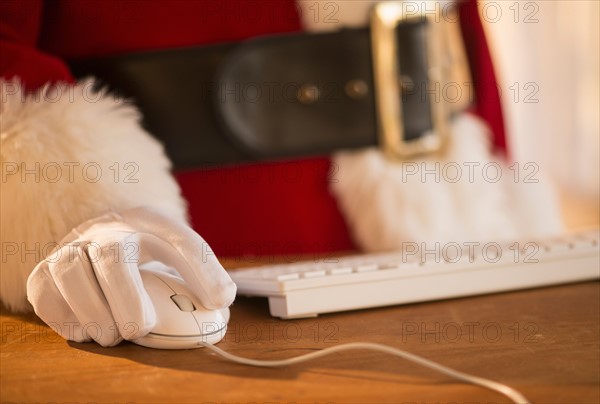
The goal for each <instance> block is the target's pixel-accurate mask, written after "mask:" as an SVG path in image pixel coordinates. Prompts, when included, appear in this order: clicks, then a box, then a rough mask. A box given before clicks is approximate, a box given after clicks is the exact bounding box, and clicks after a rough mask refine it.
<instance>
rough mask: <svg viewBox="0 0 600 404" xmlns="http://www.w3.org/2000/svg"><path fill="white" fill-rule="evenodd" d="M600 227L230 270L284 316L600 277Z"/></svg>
mask: <svg viewBox="0 0 600 404" xmlns="http://www.w3.org/2000/svg"><path fill="white" fill-rule="evenodd" d="M599 243H600V241H599V230H598V229H594V230H588V231H581V232H578V233H573V234H569V235H566V236H564V237H561V238H556V239H548V240H535V241H529V242H512V243H502V244H499V243H481V244H478V245H476V243H473V244H466V243H465V244H458V243H448V244H443V245H441V244H435V245H425V244H422V245H420V244H415V243H406V244H405V245H404V248H403V252H394V253H385V254H368V255H356V256H349V257H339V258H329V259H327V260H321V261H318V262H315V261H308V262H300V263H292V264H284V265H267V266H260V267H255V268H247V269H240V270H235V271H230V275H231V277H232V278H233V280H234V281H235V283H236V284H237V286H238V294H241V295H246V296H264V297H268V298H269V308H270V311H271V315H272V316H275V317H280V318H284V319H291V318H302V317H314V316H316V315H318V314H320V313H331V312H338V311H345V310H354V309H364V308H369V307H379V306H389V305H396V304H403V303H415V302H422V301H429V300H438V299H447V298H454V297H460V296H471V295H479V294H485V293H494V292H502V291H508V290H516V289H525V288H533V287H540V286H547V285H554V284H561V283H569V282H578V281H585V280H593V279H599V278H600V254H599V251H600V247H599Z"/></svg>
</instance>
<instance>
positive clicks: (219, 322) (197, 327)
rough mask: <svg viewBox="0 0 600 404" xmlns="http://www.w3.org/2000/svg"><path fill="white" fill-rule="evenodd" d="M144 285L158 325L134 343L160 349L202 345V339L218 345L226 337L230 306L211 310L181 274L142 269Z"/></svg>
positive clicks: (188, 347)
mask: <svg viewBox="0 0 600 404" xmlns="http://www.w3.org/2000/svg"><path fill="white" fill-rule="evenodd" d="M140 274H141V276H142V281H143V282H144V287H145V288H146V291H147V292H148V295H149V296H150V299H151V300H152V304H154V309H155V310H156V317H157V319H156V326H155V327H154V328H153V329H152V331H150V333H148V334H147V335H146V336H144V337H141V338H137V339H135V340H132V341H131V342H133V343H135V344H138V345H142V346H145V347H149V348H157V349H190V348H200V347H201V346H200V345H199V344H198V343H199V342H206V343H209V344H216V343H217V342H219V341H220V340H221V339H223V337H224V336H225V332H226V331H227V323H228V321H229V309H228V308H225V309H220V310H208V309H206V308H204V306H202V304H201V303H200V301H199V300H198V299H197V298H196V297H195V296H194V294H193V293H192V292H191V291H190V290H189V289H188V288H187V286H186V284H185V282H184V281H183V280H182V279H181V278H179V277H178V276H176V275H174V274H170V273H166V272H156V271H151V270H140Z"/></svg>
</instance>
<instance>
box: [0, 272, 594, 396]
mask: <svg viewBox="0 0 600 404" xmlns="http://www.w3.org/2000/svg"><path fill="white" fill-rule="evenodd" d="M599 286H600V285H599V283H598V282H589V283H580V284H573V285H564V286H559V287H551V288H544V289H537V290H529V291H519V292H511V293H503V294H496V295H488V296H480V297H472V298H464V299H454V300H447V301H441V302H432V303H425V304H415V305H406V306H397V307H388V308H381V309H371V310H361V311H354V312H348V313H339V314H332V315H323V316H320V317H317V318H314V319H304V320H294V321H282V320H277V319H274V318H271V317H270V316H269V314H268V305H267V301H266V299H260V298H254V299H251V298H240V299H238V300H237V301H236V303H235V304H234V306H233V307H232V320H231V322H230V325H229V330H228V333H227V335H226V337H225V339H224V340H223V341H222V342H221V343H220V344H219V346H220V347H221V348H223V349H225V350H227V351H230V352H232V353H234V354H237V355H242V356H247V357H251V358H261V359H275V358H286V357H290V356H294V355H298V354H301V353H306V352H310V351H312V350H315V349H319V348H323V347H327V346H331V345H334V344H338V343H344V342H352V341H372V342H381V343H385V344H390V345H392V346H395V347H398V348H402V349H406V350H409V351H411V352H413V353H416V354H419V355H422V356H424V357H427V358H430V359H433V360H435V361H438V362H440V363H442V364H445V365H448V366H451V367H454V368H456V369H459V370H462V371H464V372H468V373H472V374H475V375H479V376H482V377H486V378H490V379H493V380H497V381H500V382H502V383H506V384H509V385H511V386H513V387H515V388H517V389H519V390H520V391H522V392H523V393H524V394H525V395H526V396H527V397H528V398H529V399H530V400H532V401H533V402H536V403H598V402H600V387H599V383H600V350H599V346H600V345H599V344H600V342H599V333H600V328H599V316H600V313H599V305H600V288H599ZM0 323H1V330H2V336H1V338H2V340H1V353H0V359H1V362H0V369H1V372H0V373H1V375H0V377H1V386H0V387H1V393H0V394H1V401H2V402H80V403H85V402H135V403H141V402H145V403H215V402H216V403H221V402H271V403H273V402H283V403H289V402H329V403H338V402H340V403H341V402H344V403H346V402H355V403H356V402H360V403H363V402H364V403H366V402H380V403H381V402H394V403H400V402H401V403H432V402H436V403H437V402H473V403H475V402H477V403H488V402H494V403H498V402H508V401H507V400H506V399H504V397H502V396H500V395H498V394H496V393H493V392H490V391H487V390H484V389H482V388H479V387H475V386H471V385H466V384H461V383H458V382H456V381H454V380H450V379H449V378H447V377H445V376H443V375H440V374H437V373H434V372H432V371H430V370H427V369H424V368H421V367H418V366H416V365H413V364H410V363H407V362H406V361H404V360H401V359H398V358H394V357H388V356H385V355H382V354H379V353H372V352H368V351H353V352H347V353H338V354H335V355H334V356H331V357H326V358H321V359H317V360H315V361H314V362H311V363H307V364H300V365H296V366H291V367H287V368H282V369H262V368H251V367H245V366H242V365H237V364H233V363H228V362H225V361H224V360H222V359H220V358H218V357H216V356H214V355H213V354H212V353H208V352H206V351H205V350H203V349H197V350H186V351H161V350H153V349H148V348H143V347H139V346H136V345H134V344H131V343H127V342H126V343H122V344H121V345H119V346H117V347H115V348H101V347H100V346H98V345H96V344H93V343H87V344H80V343H71V342H67V341H65V340H63V339H62V338H60V337H58V336H57V335H56V334H55V333H54V332H53V331H52V330H50V329H49V328H48V327H47V326H46V325H45V324H43V323H42V322H40V321H39V320H38V319H37V318H36V317H35V316H33V315H28V316H19V315H14V314H10V313H7V312H6V311H5V310H3V311H2V313H1V315H0Z"/></svg>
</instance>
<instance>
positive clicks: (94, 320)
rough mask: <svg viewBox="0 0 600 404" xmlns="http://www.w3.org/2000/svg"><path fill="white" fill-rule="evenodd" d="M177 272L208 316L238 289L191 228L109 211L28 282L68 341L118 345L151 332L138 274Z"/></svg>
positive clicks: (43, 312) (149, 215)
mask: <svg viewBox="0 0 600 404" xmlns="http://www.w3.org/2000/svg"><path fill="white" fill-rule="evenodd" d="M145 266H148V267H149V268H150V267H151V268H152V270H166V271H173V270H176V271H177V272H178V274H179V275H180V276H181V277H182V278H183V280H184V281H185V282H186V283H187V286H188V287H189V289H190V290H191V291H192V292H194V293H195V294H196V297H198V299H200V301H201V302H202V304H203V305H204V306H205V307H206V308H208V309H219V308H225V307H228V306H229V305H230V304H231V303H232V302H233V299H234V298H235V293H236V286H235V284H234V283H233V281H232V280H231V278H230V277H229V275H228V274H227V272H226V271H225V269H224V268H223V267H222V266H221V264H220V263H219V261H218V260H217V258H216V257H215V255H214V254H213V252H212V250H211V249H210V247H209V246H208V244H207V243H206V242H205V241H204V240H203V239H202V237H200V236H199V235H198V234H197V233H196V232H194V231H193V230H192V229H191V228H189V227H187V226H186V225H184V224H181V223H177V222H175V221H172V220H170V219H169V218H167V217H165V216H163V215H161V214H159V213H157V212H155V211H152V210H150V209H147V208H136V209H131V210H127V211H124V212H120V213H115V212H111V213H108V214H106V215H104V216H101V217H98V218H95V219H92V220H89V221H87V222H85V223H83V224H81V225H80V226H78V227H77V228H75V229H73V230H72V231H71V233H69V235H68V236H66V237H65V238H64V239H63V240H62V241H61V243H60V244H59V246H58V247H57V249H56V250H55V251H54V252H53V253H52V254H50V255H49V256H48V257H46V258H45V259H44V260H43V261H42V262H40V263H39V264H38V265H37V266H36V268H35V269H34V270H33V272H32V273H31V275H30V276H29V279H28V281H27V297H28V299H29V301H30V302H31V304H32V305H33V308H34V309H35V312H36V314H37V315H38V316H39V317H40V318H41V319H42V320H44V322H46V323H47V324H48V325H49V326H50V327H52V328H53V329H54V330H55V331H56V332H57V333H58V334H60V335H61V336H63V337H64V338H66V339H68V340H72V341H76V342H85V341H91V340H95V341H96V342H98V343H99V344H100V345H102V346H114V345H116V344H118V343H119V342H121V341H122V340H123V339H126V340H132V339H136V338H140V337H143V336H144V335H146V334H147V333H149V332H150V331H151V330H152V328H153V327H154V326H155V324H156V312H155V309H154V307H153V305H152V302H151V300H150V297H149V296H148V294H147V292H146V290H145V289H144V284H143V283H142V279H141V277H140V272H139V271H140V268H142V269H143V268H144V267H145Z"/></svg>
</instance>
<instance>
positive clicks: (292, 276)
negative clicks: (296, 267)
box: [276, 273, 299, 281]
mask: <svg viewBox="0 0 600 404" xmlns="http://www.w3.org/2000/svg"><path fill="white" fill-rule="evenodd" d="M298 278H299V276H298V274H297V273H294V274H279V275H277V278H276V279H277V280H278V281H293V280H296V279H298Z"/></svg>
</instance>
